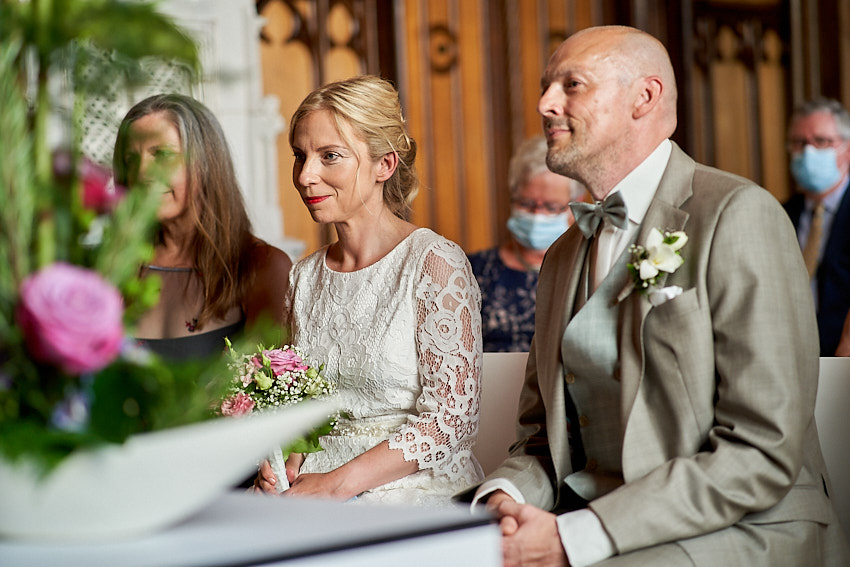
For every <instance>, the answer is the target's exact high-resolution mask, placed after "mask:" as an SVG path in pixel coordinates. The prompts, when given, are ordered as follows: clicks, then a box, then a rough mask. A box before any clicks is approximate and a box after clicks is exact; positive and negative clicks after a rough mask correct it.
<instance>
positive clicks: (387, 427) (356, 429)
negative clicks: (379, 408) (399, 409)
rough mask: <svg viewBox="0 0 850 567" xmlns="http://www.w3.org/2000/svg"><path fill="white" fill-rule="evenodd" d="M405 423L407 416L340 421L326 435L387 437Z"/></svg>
mask: <svg viewBox="0 0 850 567" xmlns="http://www.w3.org/2000/svg"><path fill="white" fill-rule="evenodd" d="M405 423H407V416H406V415H402V416H394V417H392V418H390V419H375V420H372V419H358V420H354V421H351V420H340V422H339V423H337V424H336V427H334V428H333V431H331V432H330V433H328V435H331V436H333V437H355V436H361V435H362V436H364V437H389V435H390V433H393V432H395V431H397V430H398V428H399V427H401V426H402V425H404V424H405Z"/></svg>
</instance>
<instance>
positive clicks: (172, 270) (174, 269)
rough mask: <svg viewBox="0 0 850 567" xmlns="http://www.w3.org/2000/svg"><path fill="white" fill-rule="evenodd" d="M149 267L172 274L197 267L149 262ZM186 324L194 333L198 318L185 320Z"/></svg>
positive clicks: (193, 269)
mask: <svg viewBox="0 0 850 567" xmlns="http://www.w3.org/2000/svg"><path fill="white" fill-rule="evenodd" d="M145 267H146V268H147V269H149V270H151V271H152V272H165V273H170V274H176V273H182V274H187V273H191V272H194V271H195V268H185V267H171V266H157V265H155V264H148V265H147V266H145ZM183 323H184V324H185V325H186V330H187V331H189V332H190V333H194V332H195V331H196V330H197V329H198V318H197V317H192V319H191V320H186V321H183Z"/></svg>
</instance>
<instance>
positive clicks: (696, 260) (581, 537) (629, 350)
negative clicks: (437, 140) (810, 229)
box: [475, 27, 850, 566]
mask: <svg viewBox="0 0 850 567" xmlns="http://www.w3.org/2000/svg"><path fill="white" fill-rule="evenodd" d="M542 92H543V94H542V96H541V98H540V102H539V104H538V110H539V112H540V114H541V115H542V116H543V126H544V130H545V133H546V137H547V140H548V144H549V152H548V158H547V162H548V165H549V168H550V169H552V170H553V171H555V172H556V173H560V174H562V175H566V176H568V177H572V178H574V179H576V180H578V181H580V182H582V183H583V184H584V185H585V186H586V187H587V188H588V189H589V191H590V192H591V194H592V195H593V197H594V199H595V201H597V203H603V202H604V205H602V204H600V206H599V207H598V208H596V209H594V207H593V206H592V205H589V206H587V207H585V208H584V209H581V210H577V211H576V213H577V217H579V216H581V217H582V218H581V219H578V220H577V223H576V226H575V227H573V228H571V229H570V230H569V231H567V232H566V233H565V234H564V235H563V236H562V237H561V238H560V239H559V240H558V241H557V242H556V243H555V244H554V245H553V246H552V247H551V248H550V249H549V252H548V254H547V256H546V259H545V261H544V263H543V267H542V269H541V271H540V281H539V288H538V300H537V301H538V303H537V304H538V309H537V323H536V332H535V337H534V340H533V341H532V345H531V352H530V354H529V362H528V367H527V370H526V378H525V385H524V387H523V391H522V396H521V399H520V408H519V409H520V417H519V424H518V439H519V441H518V442H517V444H516V445H514V446H513V447H512V451H511V456H510V457H509V458H508V459H507V460H506V461H505V462H504V463H503V465H502V466H501V467H500V468H499V469H497V470H496V471H495V472H494V473H493V474H491V475H490V476H489V477H488V478H487V479H486V481H485V482H484V484H482V485H481V486H480V487H478V489H477V492H476V494H475V499H476V501H482V502H483V501H485V500H486V502H487V506H488V507H490V508H491V509H493V510H494V511H495V512H496V513H497V514H498V516H499V517H500V518H501V520H500V522H501V527H502V532H503V535H504V540H503V544H504V553H505V564H506V565H525V564H531V563H534V564H535V565H537V564H543V565H567V564H572V565H574V566H582V565H589V564H591V563H595V562H597V561H600V560H605V559H607V561H605V562H604V563H603V564H604V565H653V566H664V565H701V566H702V565H704V566H709V565H710V566H716V565H724V566H729V565H740V566H745V565H746V566H750V565H848V564H850V563H848V561H850V560H848V555H847V548H846V542H845V541H844V538H843V535H842V533H841V528H840V527H839V526H838V524H837V520H836V516H835V513H834V511H833V509H832V505H831V503H830V501H829V486H830V484H829V480H828V478H827V475H826V470H825V467H824V462H823V458H822V456H821V451H820V445H819V442H818V436H817V430H816V428H815V423H814V419H813V411H814V403H815V393H816V389H817V376H818V340H817V327H816V323H815V316H814V311H813V306H812V299H811V293H810V291H809V287H808V286H809V284H808V279H807V277H806V271H805V268H804V266H803V262H802V258H801V256H800V254H799V252H798V251H799V247H798V246H797V241H796V239H795V236H794V230H793V228H792V226H791V224H790V223H789V221H788V218H787V216H786V215H785V213H784V211H783V210H782V208H781V206H780V205H779V203H778V202H777V201H776V200H775V199H774V198H773V197H772V196H771V195H770V194H769V193H768V192H767V191H765V190H764V189H762V188H760V187H758V186H756V185H754V184H753V183H752V182H750V181H748V180H746V179H743V178H740V177H737V176H734V175H731V174H728V173H724V172H721V171H718V170H715V169H712V168H708V167H705V166H702V165H700V164H697V163H695V162H694V161H693V160H691V159H690V158H689V157H688V156H687V155H686V154H685V153H684V152H682V150H681V149H679V147H678V146H676V145H675V144H674V143H672V142H670V141H669V140H668V138H669V137H670V135H671V134H672V133H673V131H674V130H675V128H676V84H675V79H674V76H673V70H672V66H671V64H670V59H669V56H668V54H667V52H666V50H665V49H664V47H663V46H662V44H661V43H660V42H658V41H657V40H656V39H654V38H653V37H651V36H649V35H648V34H646V33H643V32H641V31H638V30H636V29H632V28H626V27H601V28H591V29H587V30H584V31H581V32H579V33H576V34H574V35H573V36H571V37H570V38H569V39H567V40H566V41H565V42H564V43H563V44H561V46H560V47H559V48H558V49H557V51H556V52H555V53H554V54H553V55H552V57H551V59H550V61H549V64H548V66H547V67H546V71H545V74H544V76H543V81H542ZM655 229H658V231H660V233H661V234H659V233H658V232H656V231H655ZM664 233H668V235H669V238H668V239H667V242H668V244H666V245H661V246H655V247H653V246H652V245H654V244H658V240H661V239H662V238H663V235H664ZM674 240H675V242H673V241H674ZM633 244H635V245H638V246H642V247H645V248H646V255H648V256H649V257H650V259H651V261H650V262H647V263H645V264H643V265H641V266H639V265H638V262H637V261H636V259H635V258H634V257H633V252H632V249H630V246H631V245H633ZM678 255H680V257H681V258H682V259H684V263H682V264H681V265H680V262H679V260H678V259H677V256H678ZM629 263H633V265H635V267H636V269H634V270H631V269H629V268H628V267H627V264H629ZM658 267H661V268H662V271H658ZM664 270H666V271H664ZM656 272H657V273H656ZM644 285H646V287H644ZM549 510H552V511H554V512H555V513H551V512H549ZM556 514H559V515H556Z"/></svg>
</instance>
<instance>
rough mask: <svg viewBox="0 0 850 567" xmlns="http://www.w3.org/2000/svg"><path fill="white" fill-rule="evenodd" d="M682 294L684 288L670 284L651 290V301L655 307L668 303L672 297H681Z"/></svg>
mask: <svg viewBox="0 0 850 567" xmlns="http://www.w3.org/2000/svg"><path fill="white" fill-rule="evenodd" d="M680 295H682V288H680V287H679V286H677V285H670V286H667V287H662V288H658V289H653V290H652V291H651V292H649V302H650V303H651V304H652V306H653V307H658V306H659V305H662V304H664V303H667V302H668V301H670V300H671V299H673V298H675V297H679V296H680Z"/></svg>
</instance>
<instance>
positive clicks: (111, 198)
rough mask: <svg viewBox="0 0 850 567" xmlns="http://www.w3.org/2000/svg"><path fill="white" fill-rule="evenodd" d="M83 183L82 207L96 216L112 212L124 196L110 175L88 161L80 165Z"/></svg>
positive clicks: (122, 190) (105, 170) (107, 171)
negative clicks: (91, 210)
mask: <svg viewBox="0 0 850 567" xmlns="http://www.w3.org/2000/svg"><path fill="white" fill-rule="evenodd" d="M79 173H80V179H81V181H82V183H83V206H84V207H85V208H87V209H93V210H94V211H96V212H97V213H98V214H103V213H108V212H110V211H112V210H113V209H114V208H115V206H116V205H117V204H118V202H119V201H120V200H121V198H122V197H123V196H124V188H123V187H120V186H118V187H116V186H115V184H114V183H113V182H112V173H111V172H110V171H109V170H108V169H106V168H104V167H101V166H100V165H98V164H96V163H94V162H93V161H91V160H89V159H83V162H82V164H80V171H79Z"/></svg>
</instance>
